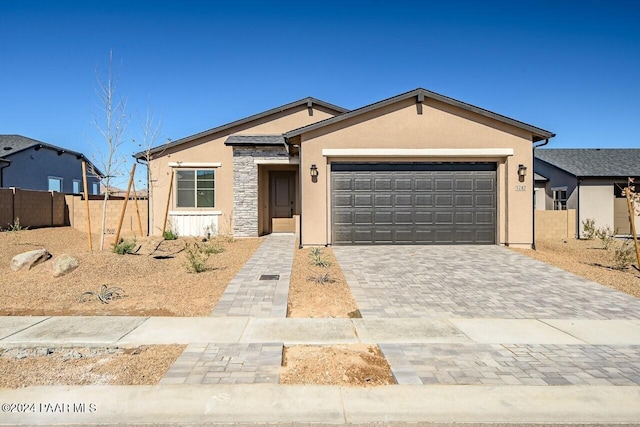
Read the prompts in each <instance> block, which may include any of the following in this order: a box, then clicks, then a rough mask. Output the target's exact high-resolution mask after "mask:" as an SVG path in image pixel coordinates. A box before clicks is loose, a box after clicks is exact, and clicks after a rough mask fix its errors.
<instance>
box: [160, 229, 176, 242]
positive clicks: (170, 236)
mask: <svg viewBox="0 0 640 427" xmlns="http://www.w3.org/2000/svg"><path fill="white" fill-rule="evenodd" d="M162 237H163V238H164V240H176V239H177V238H178V233H176V232H175V231H173V230H171V229H169V230H165V231H164V233H162Z"/></svg>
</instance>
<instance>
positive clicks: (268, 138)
mask: <svg viewBox="0 0 640 427" xmlns="http://www.w3.org/2000/svg"><path fill="white" fill-rule="evenodd" d="M224 145H232V146H255V145H262V146H267V147H269V146H280V145H284V137H283V136H282V135H231V136H230V137H229V138H227V140H226V141H225V142H224Z"/></svg>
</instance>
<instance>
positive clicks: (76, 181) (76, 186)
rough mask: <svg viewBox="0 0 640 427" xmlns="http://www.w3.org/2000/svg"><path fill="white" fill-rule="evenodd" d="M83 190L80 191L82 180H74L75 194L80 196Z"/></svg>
mask: <svg viewBox="0 0 640 427" xmlns="http://www.w3.org/2000/svg"><path fill="white" fill-rule="evenodd" d="M80 192H81V190H80V180H79V179H74V180H73V194H80Z"/></svg>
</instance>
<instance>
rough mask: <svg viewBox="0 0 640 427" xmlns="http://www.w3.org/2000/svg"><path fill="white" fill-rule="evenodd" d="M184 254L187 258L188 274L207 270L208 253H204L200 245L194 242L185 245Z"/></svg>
mask: <svg viewBox="0 0 640 427" xmlns="http://www.w3.org/2000/svg"><path fill="white" fill-rule="evenodd" d="M184 253H185V256H186V258H187V263H186V267H187V271H188V272H190V273H202V272H203V271H205V270H206V269H207V260H208V259H209V255H210V254H209V253H207V252H206V251H205V249H204V248H203V246H202V245H200V244H198V243H197V242H194V243H193V244H190V243H187V244H186V245H185V247H184Z"/></svg>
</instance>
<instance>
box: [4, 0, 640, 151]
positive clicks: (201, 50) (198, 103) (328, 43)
mask: <svg viewBox="0 0 640 427" xmlns="http://www.w3.org/2000/svg"><path fill="white" fill-rule="evenodd" d="M638 22H640V2H638V1H615V0H609V1H589V0H582V1H569V0H565V1H532V0H522V1H491V0H488V1H461V0H453V1H447V2H442V1H428V0H422V1H349V0H344V1H333V0H328V1H322V2H303V1H269V2H267V1H262V2H260V1H243V0H239V1H199V0H183V1H174V2H170V1H161V0H160V1H146V0H139V1H134V0H126V1H108V0H104V1H91V0H83V1H65V0H60V1H35V0H0V133H3V134H21V135H24V136H28V137H31V138H35V139H39V140H42V141H45V142H49V143H52V144H56V145H60V146H63V147H67V148H70V149H73V150H77V151H82V152H84V153H85V154H87V156H89V157H90V158H91V156H92V155H93V154H94V149H93V147H92V146H91V145H90V143H89V142H90V141H93V142H94V143H97V144H99V143H100V141H99V138H98V136H97V135H96V132H95V129H94V128H93V127H92V126H91V124H90V120H91V111H92V109H95V104H96V96H95V89H96V70H99V71H100V72H101V73H103V74H104V73H105V72H106V69H107V65H108V56H109V50H110V49H113V55H114V59H115V65H116V69H117V71H118V72H119V85H118V93H119V95H120V96H122V97H125V98H126V99H127V107H128V112H129V114H130V116H131V118H132V120H131V123H130V125H129V128H128V133H127V135H126V137H125V140H126V141H127V143H126V145H125V146H123V149H122V153H123V154H126V155H127V156H128V155H129V154H131V153H133V152H135V151H138V148H139V147H137V146H136V145H135V144H134V143H133V142H131V141H132V140H133V139H135V138H138V139H139V133H140V132H139V126H138V123H137V122H138V120H137V117H138V116H144V114H145V111H146V108H147V105H150V106H151V108H152V109H153V110H155V113H156V115H157V116H158V117H162V121H163V129H162V138H161V140H160V141H159V142H164V141H166V139H167V138H171V139H173V140H176V139H179V138H182V137H185V136H188V135H191V134H193V133H196V132H200V131H203V130H206V129H209V128H212V127H215V126H218V125H221V124H224V123H227V122H229V121H232V120H236V119H239V118H243V117H246V116H248V115H251V114H255V113H259V112H261V111H263V110H265V109H269V108H273V107H276V106H278V105H281V104H285V103H288V102H291V101H295V100H297V99H300V98H304V97H306V96H314V97H316V98H320V99H322V100H325V101H327V102H331V103H334V104H337V105H340V106H343V107H346V108H358V107H361V106H363V105H366V104H369V103H372V102H376V101H378V100H381V99H384V98H387V97H390V96H394V95H396V94H399V93H402V92H406V91H408V90H411V89H414V88H416V87H424V88H426V89H429V90H432V91H434V92H438V93H441V94H443V95H446V96H450V97H453V98H456V99H459V100H461V101H464V102H468V103H471V104H474V105H477V106H480V107H482V108H486V109H488V110H491V111H494V112H497V113H500V114H504V115H506V116H509V117H512V118H515V119H517V120H521V121H524V122H526V123H529V124H532V125H535V126H538V127H541V128H543V129H547V130H550V131H552V132H555V133H556V134H557V137H556V138H554V139H552V142H551V144H550V147H556V148H571V147H587V148H595V147H600V148H606V147H621V148H624V147H640V137H639V135H640V25H639V24H638Z"/></svg>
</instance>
